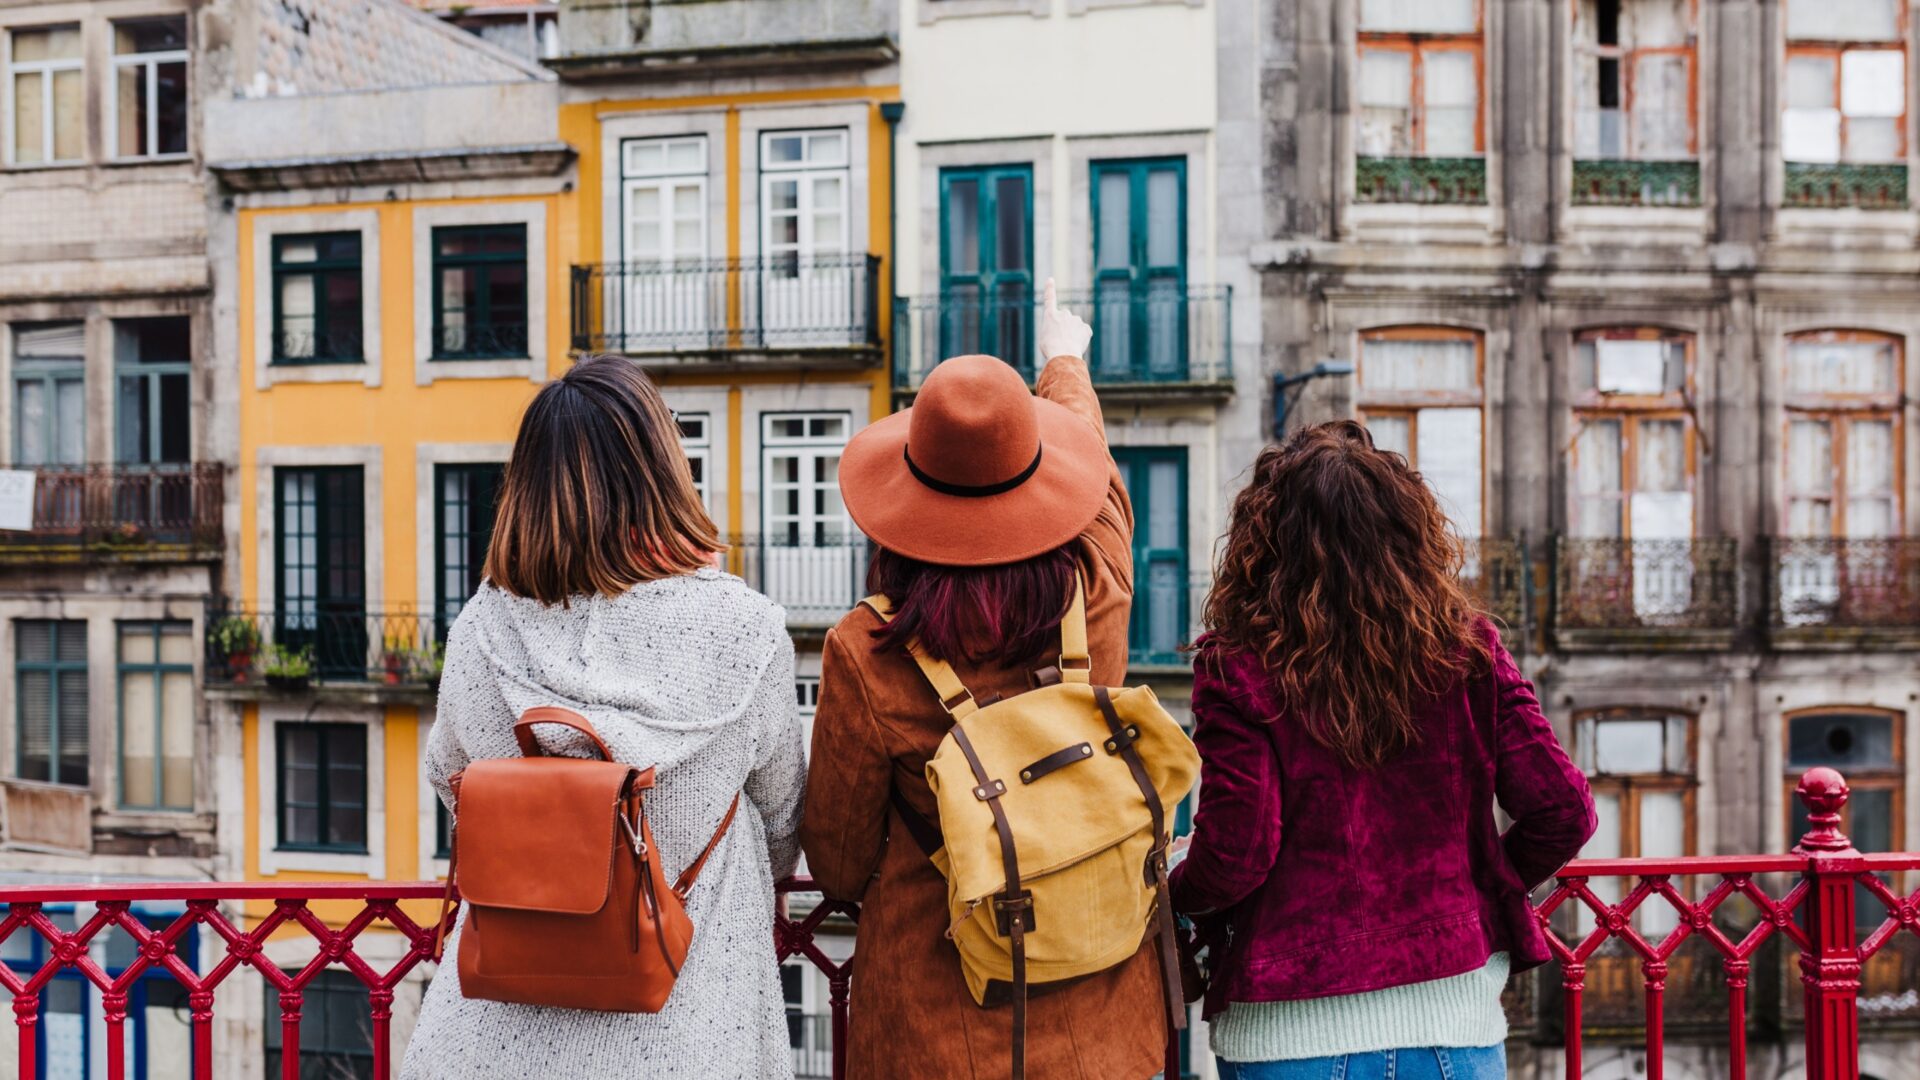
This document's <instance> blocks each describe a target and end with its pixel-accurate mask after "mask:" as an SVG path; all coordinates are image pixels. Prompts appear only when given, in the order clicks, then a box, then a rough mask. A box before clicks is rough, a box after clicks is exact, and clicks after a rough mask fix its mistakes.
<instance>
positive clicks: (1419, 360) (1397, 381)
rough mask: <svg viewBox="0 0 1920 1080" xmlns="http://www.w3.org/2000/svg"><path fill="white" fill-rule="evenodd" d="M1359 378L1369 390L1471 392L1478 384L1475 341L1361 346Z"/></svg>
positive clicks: (1386, 342) (1388, 342)
mask: <svg viewBox="0 0 1920 1080" xmlns="http://www.w3.org/2000/svg"><path fill="white" fill-rule="evenodd" d="M1361 349H1362V351H1361V364H1360V378H1361V379H1362V385H1364V386H1365V387H1366V389H1368V390H1472V389H1474V388H1475V387H1477V386H1479V385H1480V372H1479V363H1478V354H1477V351H1476V350H1475V348H1474V342H1473V341H1471V340H1468V339H1462V338H1439V339H1435V340H1428V341H1418V340H1406V339H1389V340H1375V341H1368V342H1366V343H1365V344H1364V345H1363V346H1362V347H1361Z"/></svg>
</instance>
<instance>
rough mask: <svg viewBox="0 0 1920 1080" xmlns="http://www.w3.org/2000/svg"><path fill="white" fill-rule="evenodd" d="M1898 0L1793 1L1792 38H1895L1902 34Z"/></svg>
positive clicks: (1789, 9)
mask: <svg viewBox="0 0 1920 1080" xmlns="http://www.w3.org/2000/svg"><path fill="white" fill-rule="evenodd" d="M1898 3H1899V0H1819V2H1815V0H1790V2H1788V3H1786V4H1785V5H1783V6H1785V7H1786V9H1787V37H1788V39H1789V40H1793V41H1892V40H1894V39H1895V38H1897V37H1898V36H1899V33H1900V30H1899V27H1900V21H1899V14H1898V10H1899V9H1898V7H1897V6H1896V5H1897V4H1898Z"/></svg>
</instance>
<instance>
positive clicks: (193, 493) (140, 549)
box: [0, 463, 226, 562]
mask: <svg viewBox="0 0 1920 1080" xmlns="http://www.w3.org/2000/svg"><path fill="white" fill-rule="evenodd" d="M29 468H30V469H31V471H32V472H33V474H34V484H33V527H32V528H31V529H28V530H25V531H0V561H15V562H17V561H21V560H23V559H29V558H38V557H54V556H60V557H64V558H73V557H80V556H82V555H92V554H98V555H101V556H104V557H114V556H125V557H132V558H143V557H195V556H198V557H207V556H212V555H217V554H219V552H220V551H221V549H222V547H223V545H224V543H225V539H226V538H225V535H224V533H223V531H222V522H223V520H224V506H225V477H226V470H225V468H224V467H223V466H221V465H218V464H211V463H202V464H195V465H186V464H181V465H37V466H30V467H29Z"/></svg>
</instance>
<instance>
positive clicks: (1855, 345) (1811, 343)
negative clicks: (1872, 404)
mask: <svg viewBox="0 0 1920 1080" xmlns="http://www.w3.org/2000/svg"><path fill="white" fill-rule="evenodd" d="M1893 373H1894V362H1893V345H1892V344H1891V343H1889V342H1885V341H1822V340H1818V339H1803V340H1799V341H1794V342H1792V343H1790V344H1789V345H1788V346H1787V389H1788V390H1789V391H1792V392H1795V393H1802V394H1849V395H1851V394H1891V393H1894V392H1896V391H1897V389H1898V388H1897V387H1896V386H1895V385H1894V374H1893Z"/></svg>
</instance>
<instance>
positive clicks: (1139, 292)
mask: <svg viewBox="0 0 1920 1080" xmlns="http://www.w3.org/2000/svg"><path fill="white" fill-rule="evenodd" d="M1088 169H1089V176H1088V188H1089V191H1090V198H1091V199H1092V208H1091V213H1092V217H1090V218H1089V219H1088V220H1089V221H1090V223H1091V227H1090V230H1089V231H1090V232H1091V233H1092V234H1093V301H1092V303H1091V304H1090V305H1089V306H1090V308H1091V315H1090V317H1089V320H1088V321H1090V322H1091V323H1093V346H1092V348H1091V350H1090V353H1091V354H1090V355H1089V356H1088V357H1087V364H1088V366H1089V367H1090V368H1091V369H1092V370H1093V372H1094V376H1095V378H1098V379H1103V380H1105V381H1116V380H1118V381H1126V382H1184V381H1186V379H1187V371H1188V362H1189V359H1190V358H1189V357H1188V355H1187V348H1188V335H1187V320H1188V312H1187V242H1188V236H1187V159H1186V158H1184V157H1155V158H1129V159H1125V160H1114V161H1095V162H1092V163H1090V165H1089V166H1088ZM1156 172H1172V173H1173V174H1174V177H1175V182H1176V184H1177V190H1178V192H1179V197H1178V199H1177V200H1176V203H1177V205H1176V214H1177V216H1176V218H1175V222H1176V224H1177V226H1178V228H1179V233H1178V236H1177V237H1176V238H1175V240H1174V253H1175V255H1176V259H1175V261H1174V262H1171V263H1162V264H1155V263H1151V262H1150V261H1149V255H1148V243H1147V240H1148V232H1149V230H1150V223H1149V220H1148V207H1147V184H1148V178H1149V177H1150V176H1151V175H1152V174H1154V173H1156ZM1113 175H1121V176H1125V177H1126V178H1127V198H1128V205H1127V220H1128V228H1127V245H1128V247H1127V252H1126V259H1125V261H1124V264H1123V265H1115V266H1103V265H1102V263H1101V256H1102V255H1103V254H1105V253H1104V252H1103V251H1102V250H1101V248H1100V235H1101V232H1102V230H1101V227H1100V222H1101V217H1100V214H1101V199H1100V189H1101V187H1102V186H1103V185H1102V183H1101V181H1102V180H1104V179H1105V178H1106V177H1108V176H1113ZM1167 282H1171V283H1172V286H1173V288H1172V303H1173V317H1174V318H1175V320H1176V325H1175V326H1174V328H1173V332H1174V339H1173V340H1174V347H1175V349H1176V354H1175V357H1174V361H1173V363H1172V364H1170V365H1167V366H1165V367H1164V368H1161V369H1158V370H1156V368H1155V366H1154V364H1153V331H1154V329H1155V326H1154V320H1153V318H1152V317H1151V312H1152V305H1153V304H1154V302H1155V301H1154V296H1155V293H1156V291H1164V290H1165V284H1164V283H1167ZM1118 288H1124V290H1125V294H1126V304H1127V313H1126V320H1125V323H1124V325H1125V327H1126V338H1125V340H1126V342H1127V353H1126V358H1125V359H1126V361H1127V363H1126V364H1125V365H1124V367H1118V366H1116V365H1114V364H1112V363H1111V359H1112V356H1111V351H1110V350H1112V349H1113V348H1114V346H1113V344H1112V338H1113V336H1114V335H1113V333H1112V330H1113V321H1112V319H1111V316H1110V315H1109V313H1108V311H1107V308H1108V306H1109V305H1110V304H1112V303H1113V301H1112V300H1110V299H1107V296H1108V295H1109V292H1110V291H1112V290H1116V289H1118ZM1103 340H1106V341H1107V344H1106V345H1105V346H1104V349H1103V346H1102V344H1101V343H1102V341H1103Z"/></svg>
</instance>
